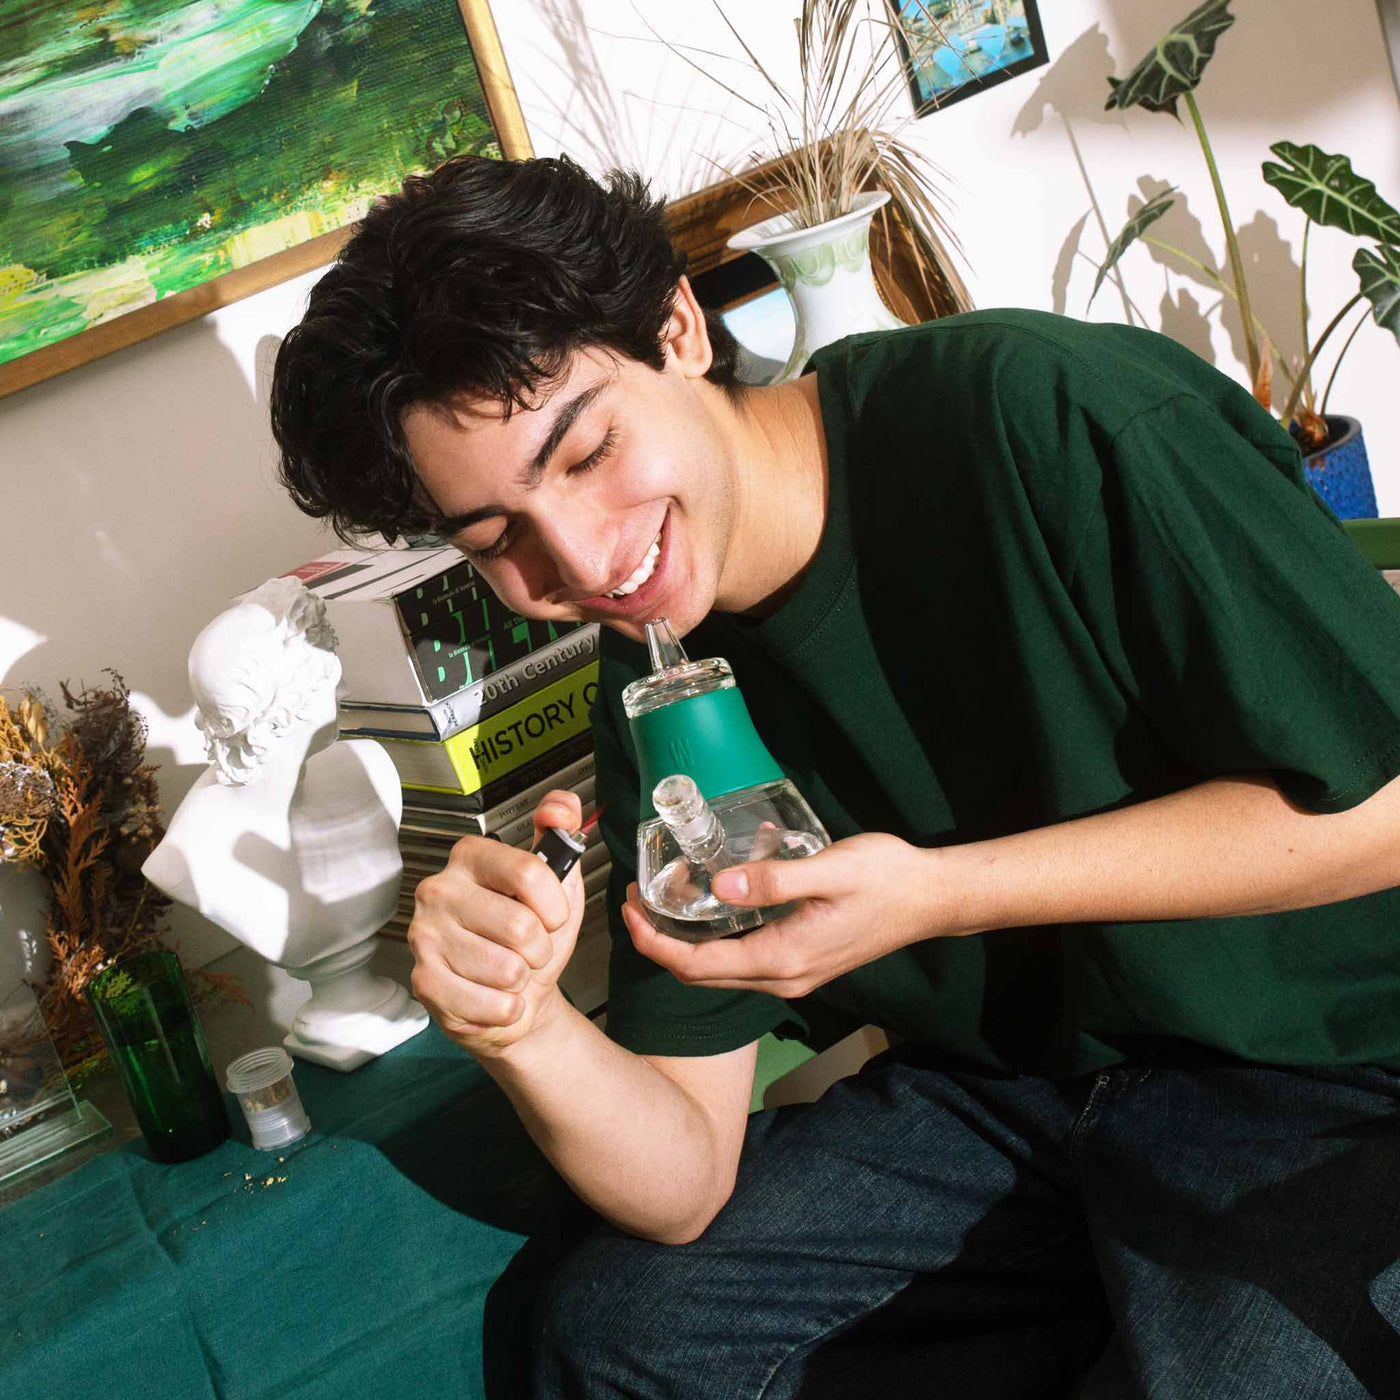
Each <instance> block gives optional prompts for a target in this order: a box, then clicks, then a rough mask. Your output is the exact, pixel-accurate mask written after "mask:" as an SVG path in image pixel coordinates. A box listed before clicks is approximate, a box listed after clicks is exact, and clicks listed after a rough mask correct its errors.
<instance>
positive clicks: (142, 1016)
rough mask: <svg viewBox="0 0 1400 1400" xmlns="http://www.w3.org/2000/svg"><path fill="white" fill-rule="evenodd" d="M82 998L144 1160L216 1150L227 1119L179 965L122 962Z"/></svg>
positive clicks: (153, 955)
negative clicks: (108, 1055) (146, 1155)
mask: <svg viewBox="0 0 1400 1400" xmlns="http://www.w3.org/2000/svg"><path fill="white" fill-rule="evenodd" d="M87 996H88V1001H89V1003H90V1004H91V1006H92V1009H93V1013H94V1014H95V1015H96V1017H97V1024H98V1025H99V1026H100V1027H101V1029H102V1038H103V1039H104V1040H105V1041H106V1042H107V1048H108V1049H109V1050H110V1051H111V1052H112V1061H113V1063H114V1064H115V1065H116V1067H117V1072H118V1074H120V1075H121V1081H122V1088H123V1089H125V1090H126V1096H127V1099H128V1100H129V1101H130V1103H131V1107H132V1110H133V1111H134V1112H135V1114H136V1121H137V1123H138V1124H140V1127H141V1133H142V1136H143V1137H144V1138H145V1139H146V1144H147V1146H148V1147H149V1148H150V1149H151V1156H153V1157H154V1158H155V1159H156V1161H158V1162H183V1161H186V1160H188V1159H189V1158H191V1157H198V1156H200V1154H201V1153H204V1152H208V1151H209V1150H210V1148H213V1147H217V1146H218V1145H219V1144H220V1143H221V1142H223V1141H224V1139H225V1138H227V1137H228V1135H229V1120H228V1111H227V1109H226V1108H225V1106H224V1096H223V1092H222V1091H221V1090H220V1088H219V1082H218V1080H217V1079H215V1077H214V1067H213V1065H212V1064H211V1063H210V1061H209V1050H208V1047H207V1046H206V1045H205V1044H204V1033H203V1031H202V1030H201V1029H200V1026H199V1019H198V1017H196V1015H195V1012H194V1006H193V1004H192V1003H191V1001H190V993H189V988H188V986H187V985H186V983H185V974H184V970H183V969H182V968H181V966H180V960H179V958H177V957H176V956H175V954H174V953H171V952H166V951H164V950H158V951H153V952H148V953H138V954H136V956H135V957H131V958H124V959H123V960H122V961H121V962H119V963H116V964H115V965H113V966H112V967H109V968H107V969H106V970H105V971H103V972H100V973H98V974H97V976H96V977H94V978H93V979H92V980H91V981H90V982H89V983H88V986H87Z"/></svg>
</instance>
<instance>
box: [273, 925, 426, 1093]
mask: <svg viewBox="0 0 1400 1400" xmlns="http://www.w3.org/2000/svg"><path fill="white" fill-rule="evenodd" d="M373 953H374V940H373V939H372V938H370V939H366V940H365V941H364V942H363V943H358V944H356V945H355V946H354V947H352V948H347V949H345V950H344V951H342V952H339V953H334V954H332V955H331V956H330V957H328V958H322V959H320V960H318V961H317V962H315V963H311V964H308V965H307V966H305V967H289V968H287V971H288V972H289V973H290V974H291V975H292V976H293V977H300V978H302V979H303V980H305V981H307V982H310V984H311V996H310V997H309V998H308V999H307V1001H306V1002H305V1003H303V1005H302V1007H301V1009H300V1010H299V1011H298V1012H297V1014H296V1019H295V1020H294V1021H293V1022H292V1029H291V1031H290V1032H289V1033H288V1034H287V1035H286V1036H285V1037H284V1039H283V1041H282V1043H283V1044H284V1045H285V1046H286V1047H287V1049H288V1050H290V1051H291V1052H292V1054H293V1055H297V1056H299V1057H300V1058H301V1059H303V1060H310V1061H311V1062H312V1063H313V1064H318V1065H325V1066H326V1068H327V1069H338V1070H345V1071H349V1070H352V1069H358V1068H359V1067H360V1066H361V1065H362V1064H365V1063H366V1062H367V1061H369V1060H372V1059H374V1058H376V1056H379V1055H382V1054H384V1052H385V1051H386V1050H392V1049H393V1048H394V1046H396V1045H401V1044H403V1042H404V1041H405V1040H410V1039H412V1037H413V1036H415V1035H417V1034H418V1033H419V1031H422V1030H425V1029H426V1028H427V1025H428V1013H427V1012H426V1011H425V1010H424V1009H423V1008H422V1006H421V1005H420V1004H419V1003H418V1002H416V1001H414V999H413V998H412V997H411V996H410V995H409V994H408V991H407V989H406V988H404V987H401V986H400V985H399V984H398V983H397V982H394V981H391V980H390V979H389V978H387V977H375V976H373V975H372V974H371V973H369V972H368V971H366V970H365V964H366V963H367V962H368V961H369V960H370V957H371V956H372V955H373Z"/></svg>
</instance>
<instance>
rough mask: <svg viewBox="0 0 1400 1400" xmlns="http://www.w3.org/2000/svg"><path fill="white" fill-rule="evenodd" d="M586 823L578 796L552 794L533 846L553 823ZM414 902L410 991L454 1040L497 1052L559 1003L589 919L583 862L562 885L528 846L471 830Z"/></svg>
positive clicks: (543, 805)
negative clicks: (581, 929)
mask: <svg viewBox="0 0 1400 1400" xmlns="http://www.w3.org/2000/svg"><path fill="white" fill-rule="evenodd" d="M582 822H583V806H582V804H581V802H580V801H579V798H578V794H577V793H573V792H565V791H563V790H558V789H556V790H555V791H553V792H549V793H546V794H545V796H544V797H543V798H542V799H541V800H540V804H539V806H538V807H537V808H536V809H535V841H536V844H538V841H539V837H540V834H541V832H543V831H544V830H545V829H546V828H547V827H552V826H553V827H563V828H565V830H568V831H577V830H578V828H579V827H580V826H581V825H582ZM414 903H415V909H414V914H413V922H412V923H411V924H410V925H409V930H408V944H409V947H410V948H411V949H412V950H413V957H414V968H413V978H412V986H413V995H414V996H415V997H417V998H418V1000H419V1001H420V1002H422V1004H423V1005H424V1006H425V1007H427V1009H428V1011H429V1012H430V1013H431V1014H432V1017H433V1019H434V1020H435V1021H436V1022H437V1023H438V1025H440V1026H441V1027H442V1029H443V1031H444V1032H445V1033H446V1034H447V1035H448V1036H449V1037H450V1038H451V1039H453V1040H454V1041H456V1042H457V1044H459V1045H461V1046H462V1047H463V1048H464V1049H466V1050H468V1051H470V1052H471V1053H472V1054H474V1055H478V1056H490V1055H494V1054H498V1053H499V1052H500V1051H502V1050H504V1049H505V1048H506V1047H508V1046H510V1045H514V1044H515V1043H516V1042H518V1041H520V1040H522V1039H524V1037H525V1036H527V1035H529V1034H530V1032H531V1031H532V1030H534V1029H535V1027H536V1025H537V1024H540V1023H541V1022H542V1021H543V1020H545V1019H546V1018H547V1017H548V1016H549V1015H550V1013H551V1011H552V1010H555V1009H557V1006H558V1003H559V1000H560V997H561V993H560V992H559V985H558V984H559V975H560V973H561V972H563V970H564V968H565V966H566V965H567V964H568V961H569V958H570V956H571V955H572V953H573V950H574V944H575V942H576V941H577V939H578V930H579V924H580V923H581V922H582V920H583V874H582V869H581V867H580V866H577V865H576V866H575V867H574V868H573V869H572V870H571V871H570V872H569V875H568V878H567V879H566V880H565V881H564V883H563V884H562V885H561V884H560V883H559V881H558V880H556V879H555V878H554V875H553V874H552V872H551V871H550V870H549V868H548V867H547V866H546V865H545V863H544V862H543V861H542V860H540V859H539V858H538V857H536V856H534V855H531V854H530V853H529V852H527V851H522V850H519V849H517V848H516V847H514V846H506V845H503V844H502V843H501V842H499V841H492V840H490V839H488V838H487V837H484V836H464V837H463V838H462V839H461V840H460V841H458V842H457V844H456V845H455V846H454V847H453V848H452V854H451V856H450V857H449V858H448V862H447V865H446V867H445V868H444V869H443V870H442V871H441V872H440V873H439V874H437V875H432V876H429V877H428V878H427V879H425V880H423V881H421V882H420V883H419V885H418V890H417V893H416V896H415V899H414Z"/></svg>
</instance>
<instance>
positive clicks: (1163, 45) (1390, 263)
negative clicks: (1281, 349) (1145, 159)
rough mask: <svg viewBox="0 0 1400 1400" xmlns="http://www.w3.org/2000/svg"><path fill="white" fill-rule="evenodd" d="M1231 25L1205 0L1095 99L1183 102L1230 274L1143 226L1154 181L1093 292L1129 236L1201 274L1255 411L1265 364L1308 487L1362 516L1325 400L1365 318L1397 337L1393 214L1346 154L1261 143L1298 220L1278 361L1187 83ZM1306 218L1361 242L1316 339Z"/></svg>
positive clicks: (1354, 445) (1353, 457) (1353, 434)
mask: <svg viewBox="0 0 1400 1400" xmlns="http://www.w3.org/2000/svg"><path fill="white" fill-rule="evenodd" d="M1234 22H1235V17H1234V16H1233V15H1232V14H1231V13H1230V0H1206V3H1205V4H1202V5H1200V6H1198V7H1197V8H1196V9H1194V10H1193V11H1192V12H1191V13H1190V14H1189V15H1187V16H1186V18H1185V19H1184V20H1182V21H1181V23H1180V24H1178V25H1176V26H1175V27H1174V28H1173V29H1172V30H1171V31H1170V32H1169V33H1168V34H1167V35H1166V36H1165V38H1163V39H1162V40H1161V41H1160V42H1159V43H1158V44H1157V45H1155V46H1154V48H1153V49H1152V51H1151V52H1150V53H1149V54H1148V55H1147V57H1146V58H1144V59H1143V60H1142V61H1141V62H1140V63H1139V64H1138V65H1137V66H1136V67H1135V68H1134V69H1133V70H1132V71H1131V72H1130V73H1129V74H1128V76H1127V77H1126V78H1124V79H1122V80H1121V81H1120V80H1118V79H1114V78H1110V79H1109V83H1110V85H1111V87H1112V89H1113V91H1112V94H1111V96H1110V97H1109V99H1108V104H1107V105H1108V107H1109V108H1110V109H1111V108H1115V107H1116V108H1118V109H1120V110H1123V111H1126V110H1127V109H1128V108H1129V107H1134V106H1139V107H1144V108H1146V109H1147V110H1148V111H1150V112H1169V113H1171V115H1172V116H1179V113H1178V111H1177V103H1178V101H1182V102H1184V103H1185V106H1186V109H1187V112H1188V113H1189V115H1190V117H1191V122H1192V125H1193V126H1194V128H1195V131H1196V135H1197V138H1198V140H1199V142H1200V146H1201V151H1202V154H1203V155H1204V157H1205V162H1206V168H1207V170H1208V171H1209V173H1210V179H1211V185H1212V188H1213V189H1214V191H1215V198H1216V204H1217V206H1218V208H1219V211H1220V221H1221V224H1222V225H1223V227H1224V232H1225V246H1226V249H1227V251H1228V256H1229V262H1230V280H1229V281H1226V279H1225V278H1224V277H1223V276H1222V275H1221V274H1220V273H1219V272H1217V271H1216V269H1214V268H1212V267H1210V266H1208V265H1207V264H1206V263H1203V262H1201V261H1200V260H1199V259H1196V258H1193V257H1191V256H1190V255H1189V254H1187V253H1185V252H1183V251H1182V250H1181V249H1179V248H1175V247H1173V246H1172V245H1170V244H1168V243H1165V242H1163V241H1161V240H1160V239H1158V238H1156V237H1154V236H1150V235H1148V234H1147V229H1149V228H1150V227H1151V226H1152V225H1153V224H1155V223H1156V222H1157V220H1158V219H1160V218H1161V217H1162V215H1163V214H1165V213H1166V212H1167V210H1168V209H1170V208H1171V207H1172V205H1173V203H1174V202H1175V201H1174V200H1173V198H1172V195H1173V194H1174V192H1175V191H1174V190H1166V191H1164V192H1163V193H1161V194H1159V195H1156V196H1155V197H1154V198H1152V199H1151V200H1149V201H1148V202H1147V203H1146V204H1144V205H1143V206H1142V208H1140V209H1139V210H1137V212H1136V213H1134V215H1133V216H1132V218H1130V219H1129V220H1128V222H1127V224H1126V225H1125V226H1124V228H1123V230H1122V232H1120V233H1119V234H1118V236H1117V237H1116V238H1115V239H1114V240H1113V241H1112V243H1111V244H1110V245H1109V248H1108V253H1107V256H1106V257H1105V259H1104V261H1103V263H1102V264H1101V266H1100V267H1099V274H1098V277H1097V279H1096V280H1095V282H1094V294H1097V292H1098V290H1099V288H1100V287H1101V286H1102V285H1103V282H1104V279H1105V277H1106V276H1107V275H1108V273H1109V271H1110V270H1111V269H1112V268H1113V267H1114V266H1115V265H1116V264H1117V262H1118V261H1119V259H1120V258H1121V257H1122V256H1123V254H1124V253H1125V252H1126V251H1127V249H1128V248H1129V247H1130V246H1131V245H1132V244H1133V243H1134V242H1135V241H1137V240H1138V239H1141V240H1142V241H1143V242H1145V243H1147V244H1149V245H1151V246H1153V247H1155V248H1158V249H1159V250H1161V251H1162V252H1163V253H1165V254H1167V255H1168V256H1169V257H1174V258H1177V259H1180V260H1181V261H1183V262H1185V263H1187V264H1189V265H1191V266H1192V267H1194V268H1195V269H1196V270H1198V271H1200V272H1203V273H1205V274H1207V275H1208V276H1210V277H1211V278H1213V279H1214V280H1215V281H1216V282H1217V284H1218V285H1219V286H1220V288H1221V290H1222V291H1223V292H1224V293H1225V294H1226V295H1228V296H1229V297H1231V298H1232V299H1233V300H1234V301H1235V302H1236V303H1237V304H1238V307H1239V313H1240V321H1241V326H1242V330H1243V335H1244V344H1245V353H1246V358H1247V361H1248V367H1249V377H1250V385H1251V387H1252V389H1253V391H1254V394H1255V397H1256V398H1258V400H1259V401H1260V403H1262V404H1263V405H1264V406H1265V407H1266V408H1270V407H1272V401H1273V397H1274V394H1273V383H1274V369H1275V366H1276V365H1277V368H1278V371H1279V373H1280V375H1281V377H1282V378H1283V379H1284V380H1285V381H1286V383H1287V390H1286V394H1285V396H1284V402H1283V407H1282V409H1281V410H1280V413H1279V417H1280V419H1281V421H1282V422H1283V423H1284V425H1285V426H1286V427H1288V429H1289V430H1290V431H1291V432H1292V433H1293V434H1294V436H1295V437H1296V438H1297V439H1298V443H1299V446H1300V448H1301V449H1302V451H1303V453H1304V456H1305V459H1306V462H1305V466H1306V472H1307V476H1308V480H1309V482H1310V484H1311V485H1312V486H1313V488H1314V489H1315V490H1316V491H1317V492H1318V494H1319V495H1321V496H1322V498H1323V499H1324V500H1325V501H1327V503H1328V505H1329V506H1331V507H1332V509H1333V510H1334V511H1335V512H1336V513H1337V514H1338V515H1339V516H1342V517H1344V518H1357V517H1365V516H1370V517H1374V516H1375V514H1376V499H1375V490H1374V487H1373V485H1372V482H1371V473H1370V467H1369V464H1368V462H1367V460H1366V451H1365V445H1364V441H1363V439H1362V437H1361V427H1360V424H1359V423H1357V421H1356V420H1355V419H1353V418H1348V417H1346V416H1344V415H1340V414H1328V412H1327V405H1328V400H1329V397H1330V393H1331V388H1332V384H1333V382H1334V381H1335V379H1336V374H1337V367H1338V365H1339V364H1340V363H1341V360H1342V358H1343V357H1344V356H1345V355H1346V352H1347V351H1348V350H1349V349H1350V348H1351V344H1352V341H1353V340H1354V339H1355V336H1356V333H1357V331H1358V330H1359V329H1360V328H1361V326H1362V325H1364V324H1365V321H1366V320H1367V319H1368V318H1369V319H1374V320H1375V322H1376V323H1377V324H1378V325H1381V326H1384V327H1385V328H1386V329H1387V330H1389V331H1390V332H1391V333H1392V334H1394V335H1395V336H1396V338H1397V340H1400V213H1397V212H1396V210H1395V209H1393V208H1392V207H1391V206H1390V205H1389V204H1388V203H1387V202H1386V201H1385V200H1384V199H1382V198H1381V196H1380V195H1379V194H1378V193H1377V191H1376V187H1375V185H1374V184H1373V183H1372V182H1371V181H1370V180H1367V179H1364V178H1363V177H1362V176H1360V175H1358V174H1357V173H1356V172H1355V171H1354V170H1353V169H1352V166H1351V162H1350V160H1349V159H1348V158H1347V157H1345V156H1340V155H1328V154H1326V153H1325V152H1323V151H1321V150H1319V149H1318V148H1317V147H1316V146H1301V145H1296V144H1294V143H1292V142H1288V141H1279V142H1276V143H1275V144H1274V145H1273V146H1271V147H1270V150H1271V152H1272V153H1273V155H1274V156H1276V157H1277V161H1266V162H1265V163H1264V166H1263V175H1264V179H1265V180H1266V181H1267V182H1268V183H1269V184H1270V185H1272V186H1273V187H1274V188H1275V189H1276V190H1278V191H1279V192H1280V193H1281V194H1282V195H1283V197H1284V198H1285V199H1286V200H1287V202H1288V203H1289V204H1290V205H1291V206H1292V207H1294V208H1296V209H1300V210H1301V211H1302V212H1303V214H1304V215H1305V218H1306V222H1305V224H1304V232H1303V251H1302V259H1301V262H1302V267H1301V272H1300V278H1301V288H1300V297H1299V301H1300V305H1301V308H1302V322H1303V326H1302V330H1303V355H1302V359H1301V361H1300V362H1299V363H1298V365H1297V366H1296V368H1295V367H1291V366H1289V365H1287V364H1285V363H1284V362H1283V360H1282V357H1281V356H1278V355H1277V352H1276V351H1275V350H1274V346H1275V345H1276V344H1277V341H1276V339H1275V338H1274V337H1272V336H1270V335H1269V333H1268V331H1267V329H1265V327H1264V326H1263V325H1262V324H1261V322H1260V321H1259V318H1258V316H1256V315H1255V313H1254V311H1253V308H1252V306H1251V303H1250V298H1249V289H1248V285H1247V283H1246V280H1245V274H1244V262H1243V259H1242V257H1241V255H1240V249H1239V242H1238V239H1237V238H1236V236H1235V227H1234V223H1233V221H1232V220H1231V217H1230V210H1229V205H1228V203H1227V202H1226V198H1225V190H1224V186H1223V184H1222V182H1221V179H1220V171H1219V168H1218V167H1217V165H1216V161H1215V155H1214V152H1213V151H1212V149H1211V144H1210V138H1209V136H1208V135H1207V133H1206V127H1205V122H1204V121H1203V119H1202V117H1201V112H1200V108H1199V107H1198V106H1197V104H1196V99H1195V89H1196V87H1197V85H1198V84H1199V83H1200V80H1201V75H1202V74H1203V73H1204V72H1205V68H1206V65H1207V64H1208V63H1209V61H1210V59H1211V57H1212V56H1213V54H1214V52H1215V45H1216V41H1217V40H1218V39H1219V37H1220V35H1221V34H1223V33H1224V31H1225V30H1226V29H1228V28H1229V27H1230V26H1231V25H1232V24H1233V23H1234ZM1315 223H1316V224H1321V225H1323V226H1325V227H1329V228H1339V229H1343V230H1345V231H1346V232H1348V233H1351V234H1354V235H1355V236H1357V237H1358V238H1361V239H1364V240H1367V241H1368V243H1370V244H1372V245H1373V246H1368V247H1363V248H1361V249H1359V250H1358V251H1357V253H1356V255H1355V257H1354V258H1353V260H1352V266H1353V268H1354V269H1355V270H1356V273H1357V276H1358V278H1359V280H1360V286H1359V290H1358V291H1357V293H1356V294H1355V296H1353V297H1352V298H1351V299H1350V300H1349V301H1348V302H1347V303H1346V304H1345V305H1344V306H1343V307H1342V308H1341V310H1340V311H1338V312H1337V314H1336V315H1335V316H1334V317H1332V319H1331V320H1330V321H1329V322H1328V323H1327V326H1326V328H1325V329H1324V330H1323V332H1322V334H1321V335H1320V336H1318V338H1317V340H1316V341H1314V342H1312V343H1311V344H1309V340H1308V335H1309V328H1308V321H1309V316H1308V298H1307V274H1308V253H1307V250H1308V235H1309V234H1310V232H1311V230H1312V226H1313V224H1315ZM1092 301H1093V295H1092V294H1091V296H1090V302H1091V303H1092ZM1363 301H1365V302H1368V303H1369V305H1368V306H1367V308H1366V310H1365V312H1364V313H1363V315H1362V317H1361V319H1360V320H1358V321H1357V323H1356V325H1355V326H1354V327H1353V328H1352V330H1351V333H1350V335H1348V337H1347V339H1346V340H1345V341H1344V342H1343V344H1342V347H1341V350H1340V351H1339V352H1338V354H1337V356H1336V359H1335V361H1334V363H1333V366H1332V372H1331V374H1330V376H1329V377H1328V380H1327V384H1326V387H1325V388H1324V389H1323V392H1322V394H1321V396H1320V397H1319V396H1318V395H1317V393H1316V392H1315V390H1314V388H1313V378H1312V377H1313V373H1314V371H1315V369H1316V368H1317V367H1318V357H1319V354H1320V353H1321V351H1322V349H1323V347H1324V346H1325V345H1327V344H1328V342H1329V341H1330V340H1331V339H1332V337H1333V336H1334V335H1335V334H1336V333H1337V332H1338V331H1339V330H1340V328H1341V327H1342V325H1343V323H1344V322H1345V320H1346V318H1347V316H1348V315H1349V314H1350V313H1351V311H1352V310H1353V309H1354V308H1355V307H1356V306H1358V305H1360V304H1361V303H1362V302H1363Z"/></svg>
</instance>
